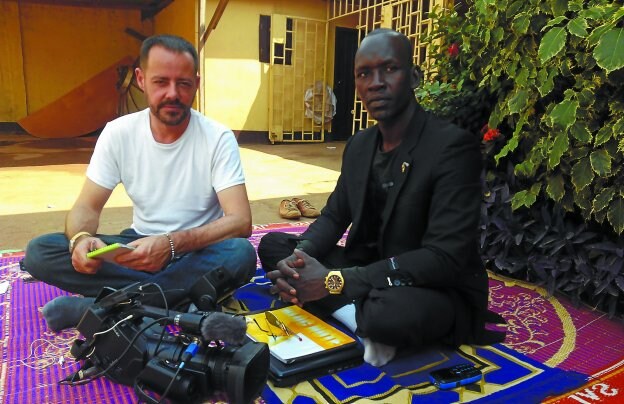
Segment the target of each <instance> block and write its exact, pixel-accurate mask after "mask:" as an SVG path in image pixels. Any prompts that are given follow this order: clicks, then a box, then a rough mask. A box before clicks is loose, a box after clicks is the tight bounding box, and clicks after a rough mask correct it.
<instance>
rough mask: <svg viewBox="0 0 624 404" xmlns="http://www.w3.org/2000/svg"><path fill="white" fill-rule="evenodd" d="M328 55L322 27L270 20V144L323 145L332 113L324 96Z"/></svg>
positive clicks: (277, 18) (312, 22) (281, 18)
mask: <svg viewBox="0 0 624 404" xmlns="http://www.w3.org/2000/svg"><path fill="white" fill-rule="evenodd" d="M326 49H327V22H326V21H319V20H312V19H304V18H295V17H287V16H284V15H278V14H274V15H273V16H272V18H271V66H270V74H269V77H270V81H269V86H270V94H271V96H270V98H269V140H270V141H271V143H275V142H322V141H323V140H324V137H325V130H326V125H327V124H326V116H327V115H329V114H331V113H332V110H331V109H328V108H327V105H331V93H330V94H329V95H328V94H327V93H326V91H324V90H325V88H326V84H325V83H326V77H325V65H326V60H327V55H326ZM317 88H320V91H317ZM328 102H329V103H330V104H328ZM306 111H307V113H306ZM329 117H330V118H331V115H329Z"/></svg>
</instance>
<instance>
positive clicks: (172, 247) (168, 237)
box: [163, 233, 176, 261]
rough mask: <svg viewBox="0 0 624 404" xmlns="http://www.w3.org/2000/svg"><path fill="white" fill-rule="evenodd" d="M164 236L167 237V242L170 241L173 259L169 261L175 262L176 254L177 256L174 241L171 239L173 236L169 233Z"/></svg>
mask: <svg viewBox="0 0 624 404" xmlns="http://www.w3.org/2000/svg"><path fill="white" fill-rule="evenodd" d="M163 236H165V237H167V240H169V247H170V248H171V258H170V259H169V261H173V259H174V258H175V256H176V254H175V247H174V245H173V239H172V238H171V234H169V233H165V234H163Z"/></svg>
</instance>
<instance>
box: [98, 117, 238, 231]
mask: <svg viewBox="0 0 624 404" xmlns="http://www.w3.org/2000/svg"><path fill="white" fill-rule="evenodd" d="M87 177H88V178H89V179H90V180H91V181H93V182H95V183H96V184H98V185H100V186H102V187H104V188H107V189H114V188H115V186H116V185H117V184H119V183H123V185H124V187H125V189H126V192H127V193H128V196H129V197H130V199H131V200H132V203H133V205H134V206H133V223H132V228H133V229H134V230H135V231H136V232H137V233H139V234H145V235H150V234H160V233H164V232H167V231H177V230H184V229H189V228H193V227H198V226H201V225H204V224H206V223H209V222H211V221H213V220H216V219H218V218H220V217H222V216H223V210H222V209H221V206H220V205H219V200H218V199H217V192H219V191H222V190H224V189H226V188H229V187H232V186H234V185H239V184H244V183H245V178H244V176H243V169H242V165H241V161H240V153H239V149H238V144H237V142H236V138H235V137H234V134H233V133H232V131H231V130H229V129H228V128H226V127H225V126H223V125H221V124H219V123H218V122H216V121H213V120H211V119H209V118H206V117H205V116H203V115H201V114H200V113H199V112H197V111H195V110H191V120H190V122H189V126H188V128H186V131H185V132H184V134H183V135H182V136H181V137H180V139H178V140H176V141H175V142H174V143H171V144H161V143H158V142H156V141H155V140H154V137H153V136H152V132H151V130H150V124H149V109H145V110H143V111H139V112H136V113H133V114H129V115H124V116H122V117H120V118H118V119H115V120H114V121H112V122H109V123H108V124H107V125H106V127H105V128H104V130H103V131H102V133H101V134H100V137H99V139H98V141H97V144H96V146H95V150H94V152H93V156H92V157H91V162H90V163H89V166H88V167H87Z"/></svg>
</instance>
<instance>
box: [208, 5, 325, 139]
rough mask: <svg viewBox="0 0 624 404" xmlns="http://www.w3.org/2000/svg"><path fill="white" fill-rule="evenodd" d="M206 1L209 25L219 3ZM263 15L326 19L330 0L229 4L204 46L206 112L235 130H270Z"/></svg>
mask: <svg viewBox="0 0 624 404" xmlns="http://www.w3.org/2000/svg"><path fill="white" fill-rule="evenodd" d="M207 1H208V4H207V13H208V14H210V15H207V16H206V21H210V17H211V13H212V12H213V11H214V8H215V6H216V3H217V0H207ZM261 14H263V15H272V14H283V15H287V16H291V17H306V18H312V19H321V20H325V19H326V2H325V1H322V0H300V1H289V0H282V1H275V0H273V1H271V0H247V1H244V0H235V1H230V2H229V3H228V6H227V8H226V9H225V12H224V13H223V16H222V17H221V20H220V22H219V24H218V26H217V28H216V29H215V30H214V31H213V32H212V33H211V34H210V36H209V37H208V41H207V42H206V45H205V47H204V58H205V59H204V62H205V68H204V70H203V71H202V81H203V86H204V91H205V100H204V103H203V107H202V112H203V113H204V114H205V115H207V116H210V117H212V118H214V119H216V120H218V121H220V122H222V123H224V124H225V125H227V126H229V127H230V128H231V129H233V130H250V131H266V130H268V126H269V119H268V107H269V74H268V64H266V63H260V62H259V54H258V42H259V38H258V26H259V18H260V15H261ZM332 49H333V48H332ZM331 52H333V50H331Z"/></svg>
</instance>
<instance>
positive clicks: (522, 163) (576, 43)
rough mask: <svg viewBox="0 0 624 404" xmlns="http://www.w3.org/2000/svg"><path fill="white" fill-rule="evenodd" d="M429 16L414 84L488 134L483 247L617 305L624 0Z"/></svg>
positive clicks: (507, 263) (509, 270)
mask: <svg viewBox="0 0 624 404" xmlns="http://www.w3.org/2000/svg"><path fill="white" fill-rule="evenodd" d="M431 17H432V19H433V20H434V24H433V26H434V27H435V28H434V30H433V31H432V32H431V34H430V35H429V36H428V37H426V38H424V42H427V43H429V44H430V48H429V49H430V54H429V56H430V60H431V64H430V65H429V66H427V67H426V70H427V72H428V76H427V80H426V81H425V82H424V83H423V85H422V86H421V87H420V88H419V89H418V90H417V93H416V97H417V98H418V100H419V102H420V103H421V105H423V106H424V107H425V108H426V109H429V110H432V111H434V112H436V113H437V114H439V115H441V116H443V117H445V118H447V119H450V120H452V121H454V122H455V123H457V124H458V125H460V126H462V127H464V128H466V129H468V130H470V131H471V132H472V133H475V135H476V136H480V137H483V136H484V134H485V135H486V137H487V140H484V141H483V143H482V144H483V151H484V162H485V164H484V166H485V175H484V182H485V185H484V186H485V188H486V190H487V192H486V197H485V202H484V207H483V209H484V211H483V215H482V240H481V242H482V253H483V257H484V259H485V260H486V261H487V262H488V263H489V265H490V267H491V269H493V270H495V271H500V272H504V273H506V274H510V275H512V276H516V277H519V278H524V279H528V280H531V281H534V282H537V283H540V284H543V285H545V286H546V287H547V288H548V290H549V291H550V292H551V293H553V292H554V291H562V292H565V293H567V294H569V295H571V296H572V297H573V298H575V299H576V300H577V301H580V300H582V301H586V302H591V303H592V304H594V305H597V306H600V307H601V308H603V309H608V310H609V311H610V312H611V314H614V313H616V312H617V313H620V314H621V313H622V312H623V311H624V310H623V306H624V304H623V303H622V301H623V299H622V297H623V296H624V293H623V292H624V275H622V273H623V271H622V268H623V267H624V258H623V257H624V239H623V238H622V237H623V236H622V234H623V233H624V164H623V163H624V7H623V6H622V2H621V1H606V0H593V1H591V0H590V1H581V0H550V1H540V0H527V1H524V0H500V1H499V0H497V1H495V0H475V1H472V2H469V3H468V7H467V10H466V12H465V14H464V13H462V15H459V14H458V13H456V12H454V11H452V10H451V11H447V12H441V11H439V10H435V11H434V12H432V13H431ZM494 135H495V136H494Z"/></svg>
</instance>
